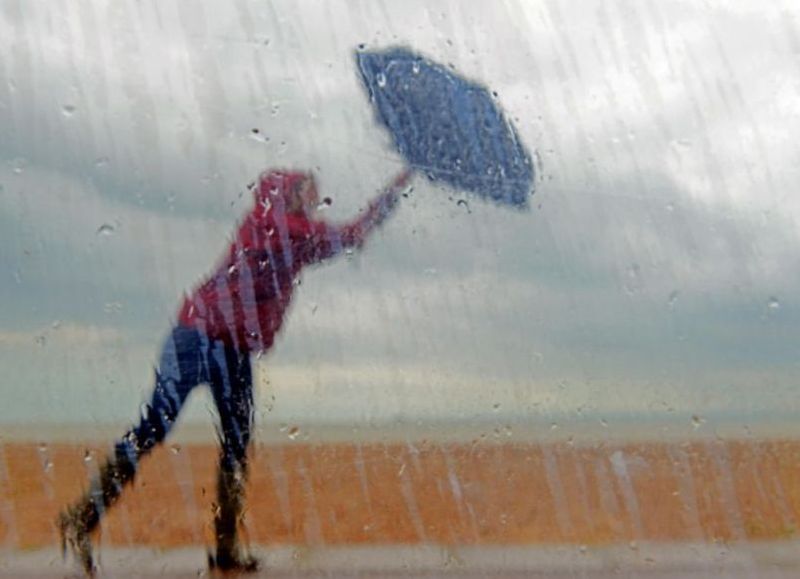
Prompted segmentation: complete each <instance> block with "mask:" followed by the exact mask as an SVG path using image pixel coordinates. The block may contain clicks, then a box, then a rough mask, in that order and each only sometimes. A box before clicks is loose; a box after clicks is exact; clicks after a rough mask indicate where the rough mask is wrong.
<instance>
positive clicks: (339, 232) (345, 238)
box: [303, 169, 413, 261]
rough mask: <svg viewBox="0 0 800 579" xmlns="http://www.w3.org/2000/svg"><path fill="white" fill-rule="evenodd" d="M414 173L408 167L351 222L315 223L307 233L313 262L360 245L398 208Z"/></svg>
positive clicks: (306, 236) (305, 235)
mask: <svg viewBox="0 0 800 579" xmlns="http://www.w3.org/2000/svg"><path fill="white" fill-rule="evenodd" d="M412 174H413V172H412V171H411V170H410V169H406V170H405V171H403V172H402V173H400V174H399V175H398V176H397V177H395V179H394V180H393V181H392V182H391V183H390V184H389V186H388V187H387V188H386V190H385V191H384V192H383V193H380V194H379V195H378V196H377V197H375V198H374V199H373V200H372V201H370V203H369V205H368V206H367V208H366V209H365V210H364V211H362V213H361V214H360V215H359V216H358V217H356V219H354V220H353V221H351V222H350V223H346V224H344V225H334V224H330V223H327V222H325V221H313V222H311V224H310V225H311V227H310V231H309V232H306V233H305V234H304V235H303V236H304V237H305V242H306V243H310V245H311V247H307V249H308V250H310V251H309V254H310V255H309V258H310V259H309V261H320V260H323V259H328V258H331V257H333V256H335V255H337V254H339V253H341V252H342V251H345V250H347V249H352V248H360V247H361V246H362V245H363V244H364V242H365V241H366V239H367V237H369V235H370V234H371V233H372V232H373V231H375V230H376V229H377V228H378V227H379V226H380V225H381V224H382V223H383V222H384V221H386V219H387V218H388V217H389V216H390V215H391V214H392V213H393V212H394V210H395V209H396V208H397V205H398V201H399V200H400V192H401V191H402V190H403V188H404V187H405V186H406V185H407V184H408V182H409V181H410V179H411V176H412Z"/></svg>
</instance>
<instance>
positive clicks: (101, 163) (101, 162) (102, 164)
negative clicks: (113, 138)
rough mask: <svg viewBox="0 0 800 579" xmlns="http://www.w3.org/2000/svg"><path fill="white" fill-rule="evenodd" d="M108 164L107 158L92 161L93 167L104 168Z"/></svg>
mask: <svg viewBox="0 0 800 579" xmlns="http://www.w3.org/2000/svg"><path fill="white" fill-rule="evenodd" d="M108 162H109V158H108V157H98V158H97V159H95V160H94V166H95V167H105V166H106V165H108Z"/></svg>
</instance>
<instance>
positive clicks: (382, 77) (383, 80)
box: [375, 72, 386, 88]
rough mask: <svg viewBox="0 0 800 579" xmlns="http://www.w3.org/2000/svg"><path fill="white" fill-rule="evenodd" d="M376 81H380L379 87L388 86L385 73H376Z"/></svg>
mask: <svg viewBox="0 0 800 579" xmlns="http://www.w3.org/2000/svg"><path fill="white" fill-rule="evenodd" d="M375 82H377V83H378V86H379V87H381V88H383V87H385V86H386V75H385V74H383V73H382V72H379V73H378V74H377V75H375Z"/></svg>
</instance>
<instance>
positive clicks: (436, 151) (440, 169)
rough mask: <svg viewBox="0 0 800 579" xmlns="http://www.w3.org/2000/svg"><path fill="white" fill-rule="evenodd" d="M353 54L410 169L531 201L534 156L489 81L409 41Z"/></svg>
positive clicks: (484, 193) (510, 200)
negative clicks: (474, 78)
mask: <svg viewBox="0 0 800 579" xmlns="http://www.w3.org/2000/svg"><path fill="white" fill-rule="evenodd" d="M356 60H357V62H358V68H359V70H360V71H361V77H362V79H363V81H364V84H365V85H366V87H367V91H368V92H369V97H370V100H371V101H372V103H373V105H374V106H375V109H376V111H377V113H378V117H379V119H380V120H381V121H382V122H383V124H384V125H386V127H387V128H388V129H389V132H390V133H391V135H392V138H393V140H394V143H395V146H396V147H397V149H398V150H399V152H400V154H401V155H403V157H405V159H406V161H407V162H408V163H409V165H411V167H412V168H413V169H415V170H417V171H421V172H424V173H425V174H427V175H428V177H430V178H431V179H433V180H439V181H443V182H445V183H447V184H449V185H451V186H453V187H456V188H458V189H463V190H466V191H469V192H472V193H475V194H477V195H479V196H481V197H486V198H488V199H491V200H493V201H495V202H498V203H502V204H507V205H511V206H513V207H517V208H526V207H527V206H528V197H529V196H530V194H531V193H532V192H533V176H534V173H533V164H532V163H531V157H530V155H529V154H528V151H526V150H525V147H524V146H523V144H522V142H521V141H520V139H519V136H518V135H517V132H516V131H515V130H514V127H513V126H512V125H511V123H510V122H509V121H508V119H506V118H505V116H504V115H503V113H502V111H501V110H500V109H499V108H498V106H497V104H496V103H495V101H494V99H493V98H492V96H491V95H490V94H489V91H487V90H486V88H484V87H483V86H481V85H479V84H476V83H474V82H471V81H469V80H466V79H464V78H462V77H460V76H457V75H456V74H454V73H453V72H452V71H450V70H448V69H447V68H445V67H444V66H441V65H439V64H437V63H435V62H432V61H431V60H429V59H427V58H425V57H423V56H421V55H419V54H416V53H414V52H412V51H410V50H408V49H406V48H389V49H387V50H382V51H358V52H356Z"/></svg>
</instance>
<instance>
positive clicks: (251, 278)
mask: <svg viewBox="0 0 800 579" xmlns="http://www.w3.org/2000/svg"><path fill="white" fill-rule="evenodd" d="M303 177H305V175H304V174H302V173H288V172H281V171H273V172H271V173H268V174H264V175H262V176H261V178H260V179H259V184H258V186H257V187H255V188H254V193H255V201H256V203H255V207H254V208H253V209H252V211H250V213H249V214H247V216H246V217H245V218H244V220H243V222H242V223H241V225H240V226H239V229H238V231H237V233H236V238H235V239H234V241H233V242H232V243H231V245H230V248H229V249H228V251H227V252H226V253H225V254H224V256H223V258H222V260H221V262H220V264H219V266H218V267H217V268H216V270H215V271H214V272H213V273H212V274H211V275H210V276H208V277H207V278H206V279H205V280H204V281H203V282H202V283H201V284H200V285H199V286H198V287H197V288H196V289H195V291H194V292H193V293H192V294H191V295H189V296H187V297H186V298H185V299H184V302H183V306H182V307H181V309H180V312H179V314H178V323H180V324H182V325H184V326H190V327H196V328H197V329H198V330H200V331H202V332H205V334H206V335H207V336H208V337H209V338H212V339H218V340H223V341H224V342H226V343H228V344H229V345H232V346H234V347H235V348H238V349H239V350H241V351H245V352H254V351H255V352H258V351H263V350H266V349H268V348H269V347H270V346H271V345H272V343H273V341H274V339H275V334H276V333H277V332H278V330H279V329H280V327H281V323H282V322H283V316H284V313H285V312H286V309H287V307H288V306H289V302H290V301H291V298H292V292H293V290H294V286H295V283H294V282H295V280H296V279H297V277H298V274H299V273H300V270H301V269H302V268H303V266H305V265H310V264H313V263H318V262H320V261H323V260H325V259H328V258H330V257H333V256H334V255H337V254H338V253H341V252H342V251H344V250H345V249H347V248H352V247H358V246H360V245H361V244H362V243H363V242H364V240H365V238H366V236H367V235H368V234H369V232H370V231H371V230H372V229H373V228H375V227H376V226H377V225H379V224H380V223H381V222H382V221H383V220H384V219H385V218H386V217H387V216H388V215H389V213H390V212H391V209H392V208H393V207H394V206H395V204H396V202H397V192H396V191H395V190H390V191H388V192H386V193H383V194H382V195H379V196H378V197H377V198H376V199H375V200H373V201H372V202H371V203H370V204H369V207H368V208H367V209H366V210H365V211H364V212H363V213H362V214H361V215H360V216H359V217H358V218H357V219H355V220H354V221H353V222H351V223H348V224H346V225H341V226H336V225H331V224H328V223H326V222H324V221H317V220H310V219H309V218H308V217H306V215H305V214H304V213H302V212H300V213H288V212H287V211H286V210H285V204H286V192H287V191H288V190H289V189H290V188H291V187H292V185H294V184H295V183H297V182H298V181H300V180H301V179H302V178H303Z"/></svg>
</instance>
